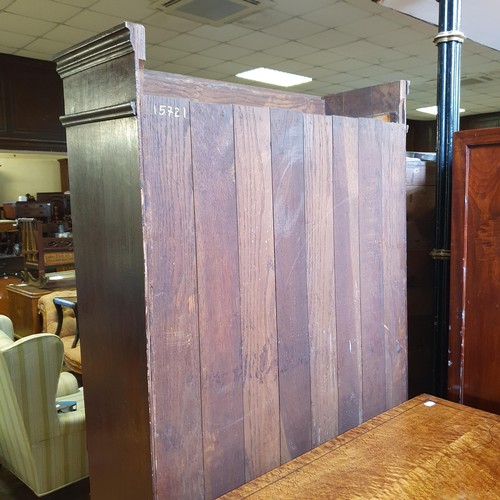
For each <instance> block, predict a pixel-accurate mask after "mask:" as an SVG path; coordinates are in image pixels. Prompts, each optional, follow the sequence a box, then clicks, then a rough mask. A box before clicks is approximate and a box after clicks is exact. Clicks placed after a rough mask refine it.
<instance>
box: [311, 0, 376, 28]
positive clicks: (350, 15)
mask: <svg viewBox="0 0 500 500" xmlns="http://www.w3.org/2000/svg"><path fill="white" fill-rule="evenodd" d="M369 16H371V14H370V12H368V11H367V10H362V9H358V8H357V7H354V6H352V5H349V4H348V3H344V2H337V3H335V4H333V5H329V6H328V7H325V8H323V9H319V10H316V11H314V12H311V13H310V14H305V15H303V16H302V17H303V18H304V19H307V20H308V21H311V22H313V23H318V24H321V25H323V26H327V27H328V28H335V27H337V26H342V25H344V24H349V23H353V22H355V21H359V20H360V19H363V18H365V17H369Z"/></svg>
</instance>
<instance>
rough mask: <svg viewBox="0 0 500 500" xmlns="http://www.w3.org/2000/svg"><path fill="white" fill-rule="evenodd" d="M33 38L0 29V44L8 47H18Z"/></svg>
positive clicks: (33, 38) (23, 45)
mask: <svg viewBox="0 0 500 500" xmlns="http://www.w3.org/2000/svg"><path fill="white" fill-rule="evenodd" d="M33 40H35V37H33V36H29V35H22V34H20V33H9V32H8V31H3V30H0V45H2V46H3V47H8V48H9V49H20V48H22V47H25V46H26V45H28V44H29V43H31V42H32V41H33Z"/></svg>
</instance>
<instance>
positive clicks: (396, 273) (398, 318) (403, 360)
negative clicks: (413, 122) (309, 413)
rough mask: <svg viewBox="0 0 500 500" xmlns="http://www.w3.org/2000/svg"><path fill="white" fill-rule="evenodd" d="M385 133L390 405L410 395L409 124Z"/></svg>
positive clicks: (387, 127) (389, 126)
mask: <svg viewBox="0 0 500 500" xmlns="http://www.w3.org/2000/svg"><path fill="white" fill-rule="evenodd" d="M384 130H386V133H384V134H383V136H382V141H381V151H382V220H383V233H382V234H383V243H382V247H383V257H384V258H383V262H384V267H383V269H384V328H385V333H386V340H385V345H386V360H385V363H386V390H387V393H386V406H387V408H391V407H393V406H395V405H397V404H399V403H401V402H403V401H405V400H406V399H407V394H408V367H407V366H408V365H407V358H408V340H407V316H406V158H405V141H406V127H405V126H404V125H399V124H386V125H385V127H384Z"/></svg>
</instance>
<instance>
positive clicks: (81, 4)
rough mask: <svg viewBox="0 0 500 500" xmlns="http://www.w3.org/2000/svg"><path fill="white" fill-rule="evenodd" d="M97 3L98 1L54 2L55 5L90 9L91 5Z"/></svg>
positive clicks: (58, 0) (74, 0) (57, 0)
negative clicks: (60, 4)
mask: <svg viewBox="0 0 500 500" xmlns="http://www.w3.org/2000/svg"><path fill="white" fill-rule="evenodd" d="M97 1H98V0H54V2H56V3H62V4H66V5H74V6H75V7H81V8H86V7H90V6H91V5H92V4H94V3H97Z"/></svg>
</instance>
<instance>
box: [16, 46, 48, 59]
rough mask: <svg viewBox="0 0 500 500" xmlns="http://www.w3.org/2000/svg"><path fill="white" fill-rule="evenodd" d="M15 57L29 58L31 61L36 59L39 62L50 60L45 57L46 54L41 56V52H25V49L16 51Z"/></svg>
mask: <svg viewBox="0 0 500 500" xmlns="http://www.w3.org/2000/svg"><path fill="white" fill-rule="evenodd" d="M16 56H19V57H29V58H31V59H38V60H40V61H51V60H52V57H51V56H49V55H47V54H43V53H42V52H35V51H33V50H26V49H20V50H18V51H16Z"/></svg>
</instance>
